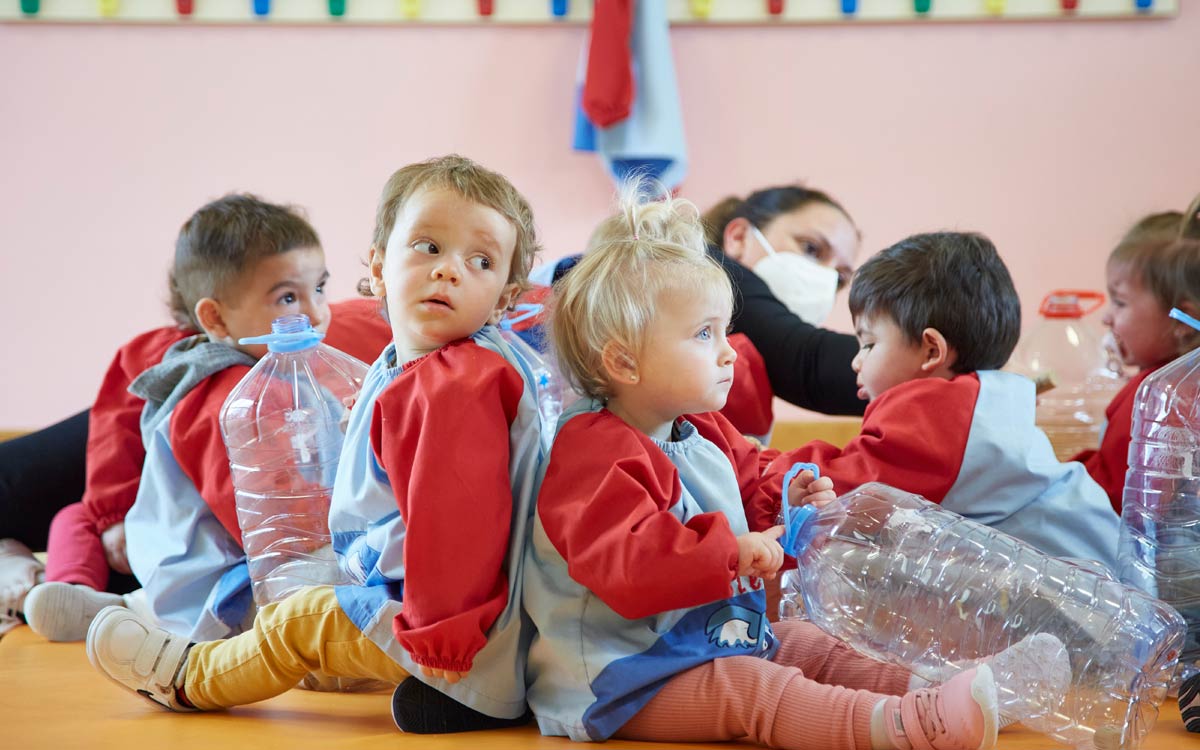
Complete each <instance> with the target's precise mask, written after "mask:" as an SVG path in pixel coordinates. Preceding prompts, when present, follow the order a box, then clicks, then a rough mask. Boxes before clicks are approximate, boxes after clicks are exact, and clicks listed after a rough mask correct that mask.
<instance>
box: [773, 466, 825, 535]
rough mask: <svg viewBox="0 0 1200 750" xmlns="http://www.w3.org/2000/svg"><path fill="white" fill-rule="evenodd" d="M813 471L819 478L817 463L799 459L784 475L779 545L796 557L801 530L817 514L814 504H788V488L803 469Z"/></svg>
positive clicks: (819, 471)
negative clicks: (781, 528)
mask: <svg viewBox="0 0 1200 750" xmlns="http://www.w3.org/2000/svg"><path fill="white" fill-rule="evenodd" d="M805 470H808V471H811V472H812V473H813V479H818V478H820V476H821V469H820V468H819V467H818V466H817V465H816V464H809V463H803V462H799V461H797V462H796V463H794V464H792V468H790V469H788V470H787V473H786V474H784V475H783V491H782V493H781V494H780V503H781V504H782V506H783V528H784V531H783V538H782V539H780V540H779V546H781V547H783V551H784V553H785V554H788V555H791V556H792V557H796V556H797V555H798V554H799V552H800V551H801V549H800V531H801V529H803V528H804V527H805V526H806V525H807V524H808V521H809V519H810V518H812V517H813V516H815V515H816V514H817V509H816V507H814V506H812V505H799V506H794V505H788V501H787V497H788V488H789V487H791V486H792V480H793V479H795V478H796V477H797V475H799V474H800V472H802V471H805Z"/></svg>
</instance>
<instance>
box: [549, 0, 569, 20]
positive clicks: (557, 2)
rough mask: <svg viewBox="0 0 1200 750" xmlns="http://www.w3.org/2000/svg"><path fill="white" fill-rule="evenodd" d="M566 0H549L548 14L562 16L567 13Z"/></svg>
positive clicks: (556, 16)
mask: <svg viewBox="0 0 1200 750" xmlns="http://www.w3.org/2000/svg"><path fill="white" fill-rule="evenodd" d="M567 5H568V3H567V0H550V14H551V15H553V16H554V17H555V18H563V17H565V16H566V15H567V10H568V8H567Z"/></svg>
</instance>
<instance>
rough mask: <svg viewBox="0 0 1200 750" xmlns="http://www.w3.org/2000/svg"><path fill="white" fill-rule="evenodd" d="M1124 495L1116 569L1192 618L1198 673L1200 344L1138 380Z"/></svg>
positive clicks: (1190, 659) (1191, 660) (1191, 663)
mask: <svg viewBox="0 0 1200 750" xmlns="http://www.w3.org/2000/svg"><path fill="white" fill-rule="evenodd" d="M1173 314H1174V313H1173ZM1121 503H1122V504H1121V520H1122V522H1123V523H1122V525H1121V542H1120V552H1119V555H1118V565H1119V569H1118V571H1117V575H1118V577H1119V578H1120V579H1121V580H1122V581H1125V582H1127V583H1129V584H1132V585H1134V586H1137V587H1138V588H1140V589H1142V590H1144V591H1146V592H1148V593H1150V594H1152V595H1154V596H1157V597H1158V598H1159V599H1162V600H1163V601H1165V602H1167V603H1168V604H1170V605H1172V606H1174V607H1175V608H1176V609H1177V610H1179V612H1180V613H1181V614H1182V615H1183V617H1184V619H1185V620H1186V621H1187V624H1188V639H1187V645H1186V646H1185V648H1184V652H1183V655H1182V656H1181V657H1180V664H1179V666H1180V669H1179V675H1178V677H1179V679H1180V680H1186V679H1188V678H1190V677H1192V676H1193V675H1195V674H1197V673H1200V349H1196V350H1193V351H1191V352H1189V353H1188V354H1185V355H1183V356H1182V357H1179V358H1178V359H1176V360H1175V361H1173V362H1171V363H1169V364H1167V365H1164V366H1163V367H1161V368H1159V369H1158V370H1157V371H1155V372H1154V373H1152V374H1151V375H1149V376H1148V377H1147V378H1146V379H1145V380H1144V381H1142V384H1141V386H1139V387H1138V391H1137V395H1136V396H1135V397H1134V406H1133V427H1132V429H1131V442H1130V445H1129V470H1128V471H1127V472H1126V474H1125V491H1124V492H1123V493H1122V500H1121Z"/></svg>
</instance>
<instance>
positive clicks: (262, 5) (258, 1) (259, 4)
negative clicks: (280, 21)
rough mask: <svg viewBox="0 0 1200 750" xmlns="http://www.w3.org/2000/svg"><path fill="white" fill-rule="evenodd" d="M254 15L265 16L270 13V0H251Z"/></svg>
mask: <svg viewBox="0 0 1200 750" xmlns="http://www.w3.org/2000/svg"><path fill="white" fill-rule="evenodd" d="M252 7H253V10H254V15H256V16H258V17H259V18H266V17H267V16H269V15H271V0H253V6H252Z"/></svg>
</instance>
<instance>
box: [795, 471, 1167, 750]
mask: <svg viewBox="0 0 1200 750" xmlns="http://www.w3.org/2000/svg"><path fill="white" fill-rule="evenodd" d="M789 516H790V518H789V534H788V536H787V537H785V540H786V539H789V538H793V537H794V539H795V545H794V549H795V551H796V558H797V563H798V568H797V570H796V571H795V573H794V574H793V575H792V576H791V581H792V584H791V586H792V587H793V590H792V591H791V592H785V593H794V594H797V595H798V596H799V597H800V598H801V599H802V601H803V606H804V610H805V613H806V615H807V617H808V618H809V619H810V620H811V621H812V622H813V623H815V624H816V625H817V626H819V627H820V628H821V629H823V630H825V631H826V632H828V633H830V634H832V635H834V636H836V637H838V638H840V639H842V640H844V641H846V642H847V643H849V644H850V645H852V646H853V647H854V648H856V649H857V650H859V651H861V652H863V653H866V654H868V655H870V656H873V657H875V658H877V659H880V660H882V661H887V662H891V663H894V664H900V665H902V666H904V667H906V668H908V669H910V670H912V671H913V672H914V673H916V674H917V675H919V676H921V677H923V678H925V679H927V680H929V681H931V682H941V681H943V680H945V679H947V678H948V677H949V676H951V675H952V674H954V673H955V672H956V671H958V670H961V669H966V668H970V667H971V666H974V665H976V664H978V663H979V662H980V661H981V660H983V659H985V658H988V657H992V656H993V655H995V654H998V653H999V652H1001V651H1004V650H1005V649H1008V648H1009V647H1010V646H1013V645H1014V644H1017V643H1019V642H1021V641H1027V642H1028V643H1034V644H1035V646H1036V648H1035V649H1033V653H1034V654H1035V655H1036V656H1037V658H1036V659H1034V660H1032V662H1031V661H1030V660H1029V659H1028V658H1026V659H1024V660H1016V659H1014V658H1005V657H997V658H993V659H991V660H990V662H989V663H990V664H991V666H992V670H993V673H994V675H995V678H996V688H997V694H998V697H999V709H1000V713H1001V715H1002V716H1004V717H1007V718H1012V719H1016V720H1019V721H1021V722H1023V723H1024V724H1025V725H1026V726H1028V727H1030V728H1031V729H1034V730H1035V731H1038V732H1042V733H1045V734H1046V735H1048V736H1050V737H1051V738H1052V739H1055V740H1057V741H1059V742H1063V743H1066V744H1068V745H1072V746H1075V747H1077V748H1080V749H1081V750H1082V749H1083V748H1088V749H1089V750H1092V749H1093V748H1094V749H1095V750H1107V748H1127V749H1129V750H1133V749H1135V748H1137V747H1138V746H1139V745H1140V743H1141V740H1142V738H1143V737H1144V736H1145V735H1146V733H1147V732H1149V731H1150V728H1151V727H1152V726H1153V724H1154V720H1155V719H1156V718H1157V716H1158V706H1159V705H1160V704H1161V703H1162V701H1163V699H1164V698H1165V697H1166V694H1167V688H1168V685H1169V683H1170V680H1171V675H1172V673H1173V672H1174V670H1175V666H1176V663H1177V660H1178V657H1179V652H1180V649H1181V647H1182V644H1183V637H1184V631H1185V627H1184V623H1183V620H1182V618H1180V616H1179V614H1178V613H1177V612H1175V610H1174V609H1172V608H1171V607H1169V606H1167V605H1166V604H1163V603H1162V602H1160V601H1157V600H1156V599H1153V598H1151V597H1150V596H1147V595H1146V594H1144V593H1143V592H1141V591H1138V590H1137V589H1135V588H1133V587H1130V586H1126V585H1124V584H1121V583H1119V582H1118V581H1116V580H1114V579H1113V578H1112V577H1110V576H1107V575H1105V574H1102V573H1100V572H1097V571H1095V570H1091V569H1089V568H1086V567H1081V566H1079V565H1076V564H1073V563H1071V562H1068V561H1066V560H1061V559H1058V558H1055V557H1050V556H1048V555H1046V554H1044V553H1042V552H1040V551H1038V550H1036V549H1034V548H1033V547H1031V546H1029V545H1028V544H1025V543H1024V542H1022V541H1020V540H1017V539H1015V538H1013V537H1011V536H1009V535H1007V534H1004V533H1002V532H1000V531H997V530H996V529H993V528H991V527H988V526H984V525H982V524H979V523H976V522H974V521H970V520H967V519H965V518H963V517H962V516H959V515H958V514H957V513H954V512H952V511H949V510H946V509H945V508H942V507H941V506H939V505H935V504H933V503H931V502H929V501H927V500H925V499H924V498H922V497H920V496H917V495H913V494H910V493H907V492H903V491H900V490H897V489H894V488H892V487H889V486H887V485H884V484H879V483H871V484H866V485H863V486H862V487H860V488H858V489H857V490H854V491H853V492H850V493H848V494H846V495H844V496H842V497H841V498H839V499H838V500H837V501H835V502H833V503H831V504H829V505H828V506H826V507H824V508H822V509H820V510H819V511H818V510H816V509H815V508H813V507H812V506H805V507H804V508H797V509H792V510H790V512H789ZM793 532H794V533H793ZM786 548H787V546H786V542H785V549H786ZM1010 653H1016V650H1014V651H1013V652H1010Z"/></svg>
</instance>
